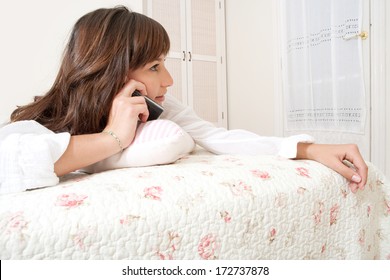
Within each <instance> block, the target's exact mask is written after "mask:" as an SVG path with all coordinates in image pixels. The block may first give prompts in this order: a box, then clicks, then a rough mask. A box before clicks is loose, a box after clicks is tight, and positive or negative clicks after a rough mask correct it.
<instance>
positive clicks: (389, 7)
mask: <svg viewBox="0 0 390 280" xmlns="http://www.w3.org/2000/svg"><path fill="white" fill-rule="evenodd" d="M385 18H386V31H385V32H386V33H385V34H386V47H385V48H386V50H389V49H390V3H389V2H388V1H387V2H386V15H385ZM386 54H387V55H386V87H385V92H386V93H387V94H386V108H387V110H385V111H386V116H385V117H386V120H387V122H386V132H385V143H386V144H387V145H386V144H385V145H386V169H385V170H384V171H385V174H386V176H387V178H390V110H389V108H390V95H389V92H390V55H389V54H388V52H387V53H386Z"/></svg>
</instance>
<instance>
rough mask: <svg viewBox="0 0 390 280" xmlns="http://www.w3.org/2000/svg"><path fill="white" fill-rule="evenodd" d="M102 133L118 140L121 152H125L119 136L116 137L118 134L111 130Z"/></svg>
mask: <svg viewBox="0 0 390 280" xmlns="http://www.w3.org/2000/svg"><path fill="white" fill-rule="evenodd" d="M102 133H107V134H109V135H111V136H112V137H114V139H115V140H116V142H118V145H119V148H120V149H121V152H123V150H124V148H123V146H122V142H121V140H120V139H119V138H118V136H116V134H115V133H114V132H112V131H111V130H104V131H102Z"/></svg>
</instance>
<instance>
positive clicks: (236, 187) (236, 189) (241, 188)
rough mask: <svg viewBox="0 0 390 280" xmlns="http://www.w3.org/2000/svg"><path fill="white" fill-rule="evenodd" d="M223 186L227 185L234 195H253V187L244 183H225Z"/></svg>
mask: <svg viewBox="0 0 390 280" xmlns="http://www.w3.org/2000/svg"><path fill="white" fill-rule="evenodd" d="M222 185H225V186H227V187H229V188H230V191H231V192H232V193H233V195H237V196H239V195H244V194H246V193H247V194H250V195H251V194H252V187H251V186H249V185H247V184H246V183H244V182H242V181H238V182H232V183H231V182H224V183H222Z"/></svg>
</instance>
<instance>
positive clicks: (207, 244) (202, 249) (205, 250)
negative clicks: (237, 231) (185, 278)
mask: <svg viewBox="0 0 390 280" xmlns="http://www.w3.org/2000/svg"><path fill="white" fill-rule="evenodd" d="M218 247H219V246H218V243H217V237H216V236H215V235H214V234H212V233H210V234H208V235H206V236H204V237H203V238H202V239H201V241H200V242H199V245H198V253H199V255H200V257H201V258H202V259H204V260H215V259H216V258H217V257H216V256H215V253H216V251H217V249H218Z"/></svg>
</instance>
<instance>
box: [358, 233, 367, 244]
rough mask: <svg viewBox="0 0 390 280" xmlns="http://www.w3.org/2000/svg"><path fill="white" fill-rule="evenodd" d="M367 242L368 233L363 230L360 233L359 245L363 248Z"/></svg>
mask: <svg viewBox="0 0 390 280" xmlns="http://www.w3.org/2000/svg"><path fill="white" fill-rule="evenodd" d="M365 241H366V231H365V230H364V229H362V230H361V231H360V232H359V244H360V245H361V246H364V243H365Z"/></svg>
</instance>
